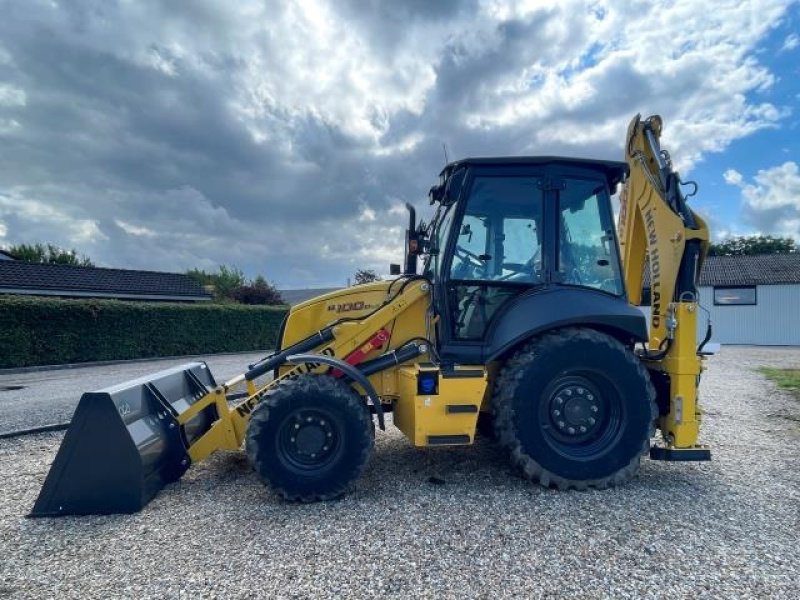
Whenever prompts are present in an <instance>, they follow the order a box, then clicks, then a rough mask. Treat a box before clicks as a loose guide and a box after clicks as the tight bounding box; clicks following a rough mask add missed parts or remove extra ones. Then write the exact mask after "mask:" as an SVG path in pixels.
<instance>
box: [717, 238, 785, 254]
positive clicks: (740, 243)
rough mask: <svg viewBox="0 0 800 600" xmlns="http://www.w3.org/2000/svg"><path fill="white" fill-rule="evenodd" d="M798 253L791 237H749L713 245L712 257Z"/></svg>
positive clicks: (730, 239)
mask: <svg viewBox="0 0 800 600" xmlns="http://www.w3.org/2000/svg"><path fill="white" fill-rule="evenodd" d="M794 252H797V246H796V245H795V241H794V240H793V239H792V238H790V237H785V238H782V237H774V236H771V235H748V236H739V237H733V238H728V239H727V240H722V241H721V242H719V243H718V244H711V245H710V246H709V248H708V253H709V255H711V256H734V255H741V254H792V253H794Z"/></svg>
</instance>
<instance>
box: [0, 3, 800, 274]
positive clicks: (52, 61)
mask: <svg viewBox="0 0 800 600" xmlns="http://www.w3.org/2000/svg"><path fill="white" fill-rule="evenodd" d="M755 11H757V13H758V15H759V18H758V19H753V18H752V14H754V12H755ZM786 11H787V6H786V3H785V2H783V1H781V0H764V1H758V0H751V1H749V2H747V1H745V2H738V1H734V0H728V1H723V2H719V3H717V4H715V9H714V10H713V11H712V10H708V9H707V7H706V6H705V4H704V3H702V2H700V1H699V0H676V1H675V2H671V3H668V4H666V5H662V4H653V3H648V2H635V3H634V4H632V5H630V6H625V7H621V6H620V5H618V4H616V3H612V2H610V1H607V0H596V1H592V2H583V1H578V0H570V1H566V2H563V3H557V4H550V5H547V4H542V3H537V2H511V1H509V2H504V1H501V0H493V1H491V2H479V1H478V0H461V1H459V0H447V1H442V2H427V1H423V0H414V1H409V2H394V3H387V2H378V1H371V0H370V1H355V0H352V1H345V2H336V3H334V2H323V1H322V0H306V1H303V2H290V1H285V0H281V1H267V2H261V1H255V0H242V1H241V2H236V3H230V2H225V1H224V0H204V1H202V2H196V3H189V4H187V3H171V2H154V3H120V4H114V3H102V4H101V5H97V4H95V3H91V2H88V1H86V0H74V1H72V2H69V3H49V2H33V1H32V2H27V3H10V4H9V5H8V6H6V7H5V8H4V13H3V19H2V21H0V40H2V44H1V45H0V143H2V145H3V152H2V153H0V194H3V196H0V211H2V212H0V219H2V221H3V223H4V224H5V225H6V229H7V234H6V237H7V238H8V240H9V241H10V242H12V243H19V242H33V241H47V242H53V243H59V244H61V245H72V246H79V247H78V249H79V250H80V251H81V252H84V253H86V254H88V255H90V256H92V258H93V259H95V260H96V262H98V263H100V264H105V265H113V266H122V267H126V266H127V267H138V268H157V269H165V270H183V269H186V268H189V267H192V266H199V267H204V268H209V267H210V268H213V267H214V266H216V265H218V264H220V263H226V264H230V263H235V264H237V265H239V266H240V267H242V268H244V270H245V271H246V272H247V273H248V274H250V275H255V274H256V273H264V274H265V275H266V276H267V277H269V278H270V279H273V280H275V281H277V282H278V283H279V284H280V285H282V286H286V287H291V286H311V285H320V286H325V285H336V284H340V283H342V282H343V281H344V280H345V278H346V277H347V276H349V275H352V272H353V271H354V270H355V268H374V269H376V270H378V271H381V272H385V270H386V263H387V262H389V261H393V262H399V260H401V258H402V246H401V244H402V228H403V225H404V223H405V221H406V216H405V214H404V212H403V210H402V208H398V207H402V205H403V203H405V202H413V203H416V204H417V206H418V208H421V209H424V208H426V207H427V204H426V203H425V202H424V198H425V194H426V191H427V189H428V188H429V187H430V185H431V184H432V183H434V182H435V181H436V177H437V175H438V171H439V169H440V168H441V166H442V163H443V156H442V155H443V153H442V144H443V143H445V144H446V145H447V150H448V153H449V155H450V159H451V160H452V159H455V158H461V157H464V156H467V155H492V154H501V155H503V154H565V155H585V156H590V157H598V158H619V157H620V156H621V154H622V141H623V140H622V138H623V136H624V132H625V128H626V125H627V121H628V119H630V117H631V116H632V115H633V114H634V113H635V112H637V111H641V112H644V113H648V114H649V113H652V112H660V113H661V114H662V115H663V116H664V118H665V123H666V129H665V133H664V145H665V147H668V148H669V149H670V150H671V151H672V154H673V156H674V157H675V160H676V162H677V164H678V167H679V168H680V169H681V170H683V171H686V170H687V169H690V168H691V167H692V165H693V164H694V163H696V162H697V161H699V160H702V158H703V157H704V156H705V155H707V154H708V153H710V152H719V151H721V150H723V149H724V148H725V147H726V146H727V145H728V144H730V143H731V142H732V141H733V140H736V139H740V138H742V137H746V136H748V135H750V134H752V133H753V132H755V131H758V130H761V129H763V128H767V127H774V126H776V124H777V123H779V122H780V121H781V120H782V119H783V118H785V116H786V114H787V112H786V110H785V109H783V108H782V107H780V106H776V105H773V104H771V103H770V102H769V101H768V99H767V98H768V94H767V92H768V91H769V89H770V88H771V86H772V85H773V83H774V81H775V80H776V76H775V74H773V73H772V72H770V70H769V68H768V67H767V66H766V65H765V64H763V63H761V62H759V61H760V58H759V57H760V55H759V53H758V52H757V50H758V47H759V44H760V43H761V42H762V41H763V39H764V37H765V36H766V35H767V34H768V33H769V32H770V31H772V29H773V28H774V26H775V25H776V24H777V23H779V22H780V21H781V19H783V18H785V13H786ZM788 41H789V40H788V39H787V42H788ZM2 199H6V200H5V203H3V202H4V201H3V200H2ZM8 199H10V200H8ZM421 216H422V217H425V216H426V215H421ZM143 241H146V244H144V243H143Z"/></svg>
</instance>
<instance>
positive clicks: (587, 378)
mask: <svg viewBox="0 0 800 600" xmlns="http://www.w3.org/2000/svg"><path fill="white" fill-rule="evenodd" d="M623 416H624V413H623V404H622V400H621V397H620V394H619V392H618V391H617V389H616V387H615V386H614V385H613V384H612V383H611V382H610V381H608V380H607V379H605V378H604V377H603V376H600V375H599V374H594V373H592V374H590V373H570V374H565V375H562V376H560V377H558V378H557V379H556V380H554V381H553V382H552V383H551V384H550V385H549V386H547V388H546V389H545V391H544V393H543V395H542V402H541V403H540V413H539V422H540V425H541V429H542V432H543V434H544V437H545V439H546V440H547V442H548V444H549V445H550V446H551V447H552V448H554V449H555V450H556V451H558V452H559V453H560V454H562V455H564V456H567V457H569V458H574V459H589V458H596V457H597V455H598V454H601V453H603V452H604V451H605V450H607V449H608V448H610V447H611V446H613V445H614V443H615V442H616V440H617V438H618V437H619V435H620V433H621V431H622V420H623Z"/></svg>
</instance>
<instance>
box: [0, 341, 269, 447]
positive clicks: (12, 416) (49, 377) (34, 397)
mask: <svg viewBox="0 0 800 600" xmlns="http://www.w3.org/2000/svg"><path fill="white" fill-rule="evenodd" d="M265 354H266V353H265V352H259V353H237V354H215V355H211V356H206V357H191V358H187V357H184V358H177V359H167V360H163V359H158V360H142V361H132V362H125V363H120V364H116V365H105V366H87V367H76V368H74V369H53V370H49V371H29V372H26V373H0V416H2V419H0V434H2V433H5V432H8V431H14V430H16V429H28V428H32V427H40V426H42V425H50V424H51V423H62V422H66V421H69V420H70V419H71V418H72V413H73V412H74V411H75V407H76V406H77V405H78V400H79V399H80V397H81V393H83V392H91V391H94V390H99V389H102V388H104V387H108V386H109V385H114V384H117V383H121V382H123V381H127V380H128V379H135V378H137V377H141V376H142V375H146V374H148V373H153V372H154V371H160V370H162V369H168V368H169V367H173V366H175V365H180V364H182V363H185V362H191V361H196V360H205V361H206V362H207V363H208V365H209V367H211V372H212V373H213V374H214V377H216V378H217V380H219V381H225V380H226V379H230V378H231V377H233V376H235V375H237V374H239V373H242V372H243V371H244V370H245V369H246V368H247V365H248V364H251V363H253V362H255V361H256V360H258V359H259V358H261V357H262V356H264V355H265Z"/></svg>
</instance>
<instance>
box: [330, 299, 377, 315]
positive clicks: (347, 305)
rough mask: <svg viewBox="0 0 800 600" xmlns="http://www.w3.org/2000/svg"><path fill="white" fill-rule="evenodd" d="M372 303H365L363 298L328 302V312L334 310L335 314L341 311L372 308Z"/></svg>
mask: <svg viewBox="0 0 800 600" xmlns="http://www.w3.org/2000/svg"><path fill="white" fill-rule="evenodd" d="M372 307H373V305H372V304H367V303H366V302H364V301H363V300H356V301H354V302H341V303H339V304H328V312H335V313H336V314H339V313H343V312H352V311H354V310H367V309H369V308H372Z"/></svg>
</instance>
